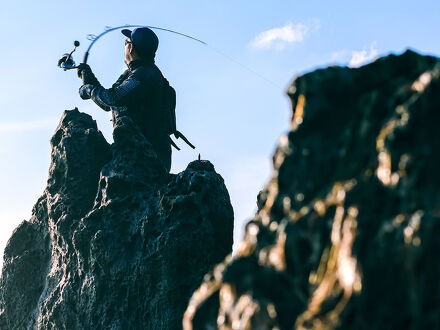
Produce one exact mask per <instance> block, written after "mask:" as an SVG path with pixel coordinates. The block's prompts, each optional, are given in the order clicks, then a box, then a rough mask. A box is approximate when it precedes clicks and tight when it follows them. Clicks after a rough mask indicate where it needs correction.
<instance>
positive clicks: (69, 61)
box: [58, 24, 281, 88]
mask: <svg viewBox="0 0 440 330" xmlns="http://www.w3.org/2000/svg"><path fill="white" fill-rule="evenodd" d="M138 27H147V28H150V29H154V30H160V31H165V32H170V33H174V34H177V35H180V36H182V37H185V38H188V39H191V40H194V41H196V42H199V43H201V44H202V45H205V46H207V47H208V48H210V49H211V50H212V51H214V52H216V53H217V54H219V55H221V56H223V57H225V58H227V59H229V60H230V61H232V62H234V63H235V64H238V65H239V66H241V67H242V68H244V69H246V70H247V71H249V72H251V73H252V74H254V75H256V76H258V77H260V78H261V79H263V80H265V81H266V82H268V83H270V84H271V85H273V86H275V87H277V88H281V87H280V86H279V85H278V84H276V83H274V82H273V81H271V80H270V79H268V78H266V77H265V76H263V75H262V74H260V73H258V72H256V71H255V70H252V69H251V68H249V67H248V66H246V65H244V64H243V63H240V62H239V61H237V60H236V59H234V58H232V57H231V56H229V55H227V54H225V53H223V52H221V51H220V50H218V49H216V48H214V47H212V46H210V45H208V44H207V43H206V42H204V41H202V40H200V39H198V38H195V37H192V36H190V35H188V34H185V33H181V32H178V31H174V30H171V29H166V28H162V27H158V26H151V25H132V24H126V25H122V26H117V27H110V26H106V27H105V31H104V32H102V33H101V34H99V35H97V36H96V35H94V34H89V35H87V39H88V40H89V41H91V43H90V45H89V47H88V48H87V50H86V52H85V53H84V58H83V61H82V63H84V64H86V63H87V60H88V58H89V54H90V50H91V49H92V47H93V45H94V44H95V43H96V42H97V41H98V40H99V39H100V38H101V37H102V36H104V35H105V34H107V33H109V32H112V31H115V30H120V29H126V28H138ZM73 44H74V48H73V50H72V51H71V52H70V53H65V54H63V56H62V57H61V59H60V60H59V61H58V66H59V67H60V68H61V69H63V70H64V71H66V70H72V69H77V68H78V66H76V64H75V61H74V60H73V57H72V54H73V53H74V52H75V51H76V49H77V48H78V47H79V45H80V43H79V41H77V40H75V41H74V43H73Z"/></svg>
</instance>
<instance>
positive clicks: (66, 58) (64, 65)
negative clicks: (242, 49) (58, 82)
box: [58, 24, 207, 71]
mask: <svg viewBox="0 0 440 330" xmlns="http://www.w3.org/2000/svg"><path fill="white" fill-rule="evenodd" d="M138 27H147V28H150V29H154V30H161V31H166V32H170V33H174V34H177V35H180V36H183V37H186V38H189V39H192V40H194V41H197V42H200V43H201V44H203V45H207V43H206V42H204V41H202V40H200V39H197V38H194V37H192V36H190V35H187V34H184V33H181V32H177V31H174V30H170V29H165V28H161V27H158V26H150V25H131V24H126V25H122V26H117V27H110V26H106V27H105V31H104V32H102V33H101V34H99V35H97V36H96V35H94V34H89V35H87V39H88V40H90V41H91V43H90V45H89V47H88V48H87V50H86V52H85V53H84V58H83V61H82V63H83V64H87V60H88V58H89V54H90V50H91V49H92V47H93V45H94V44H95V43H96V42H97V41H98V40H99V38H101V37H102V36H104V35H105V34H107V33H109V32H112V31H116V30H120V29H126V28H138ZM73 45H74V48H73V50H72V51H71V52H70V53H66V54H63V56H62V57H61V59H60V60H59V61H58V66H59V67H60V68H61V69H64V71H66V70H72V69H76V68H78V66H75V61H74V60H73V57H72V54H73V53H74V52H75V50H76V49H77V48H78V47H79V45H80V43H79V41H77V40H75V41H74V43H73Z"/></svg>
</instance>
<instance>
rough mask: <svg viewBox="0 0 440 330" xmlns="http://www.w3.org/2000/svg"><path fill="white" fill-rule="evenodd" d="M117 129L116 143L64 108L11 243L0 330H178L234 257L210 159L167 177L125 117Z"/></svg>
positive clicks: (229, 213) (221, 188)
mask: <svg viewBox="0 0 440 330" xmlns="http://www.w3.org/2000/svg"><path fill="white" fill-rule="evenodd" d="M113 134H114V141H115V142H114V143H113V144H112V145H111V146H110V145H108V144H107V142H106V141H105V139H104V137H103V136H102V134H101V132H100V131H98V129H97V127H96V123H95V121H94V120H93V119H92V118H91V117H90V116H88V115H86V114H84V113H80V112H79V111H78V110H76V109H75V110H72V111H66V112H65V113H64V114H63V117H62V118H61V121H60V124H59V126H58V127H57V129H56V132H55V134H54V136H53V137H52V139H51V145H52V156H51V157H52V162H51V165H50V170H49V179H48V184H47V188H46V189H45V191H44V193H43V195H42V196H41V198H40V199H39V200H38V202H37V203H36V204H35V206H34V209H33V215H32V218H31V219H30V221H24V222H23V223H21V224H20V225H19V227H18V228H17V229H16V230H15V231H14V233H13V235H12V237H11V238H10V240H9V242H8V244H7V247H6V249H5V254H4V265H3V271H2V278H1V282H0V329H178V328H181V324H182V317H183V313H184V311H185V308H186V305H187V303H188V300H189V298H190V296H191V293H192V292H193V291H194V290H195V289H196V288H197V287H198V286H199V285H200V283H201V282H202V278H203V275H204V274H205V273H207V272H208V271H209V270H210V269H211V268H212V267H213V265H214V264H216V263H218V262H220V261H222V260H223V259H224V258H225V256H226V255H227V254H228V253H230V252H231V248H232V229H233V210H232V207H231V204H230V200H229V195H228V192H227V190H226V187H225V185H224V182H223V179H222V178H221V176H220V175H218V174H217V173H216V172H215V170H214V166H213V165H212V164H211V163H209V162H208V161H194V162H192V163H190V164H189V165H188V167H187V169H186V170H185V171H183V172H181V173H179V174H177V175H172V174H167V173H166V171H165V169H164V168H163V166H162V165H161V163H160V161H159V160H158V158H157V156H156V155H155V153H154V152H153V151H152V148H151V145H150V144H149V143H148V142H147V141H146V140H145V138H144V137H143V136H142V134H141V133H140V131H139V130H138V128H137V127H136V125H135V124H134V123H133V122H132V121H131V120H130V119H129V118H127V117H122V118H120V119H118V122H117V123H116V128H115V129H114V133H113Z"/></svg>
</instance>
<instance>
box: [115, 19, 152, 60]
mask: <svg viewBox="0 0 440 330" xmlns="http://www.w3.org/2000/svg"><path fill="white" fill-rule="evenodd" d="M121 32H122V34H123V35H124V36H126V37H127V39H126V40H125V62H126V63H129V62H131V61H133V60H136V59H145V60H153V59H154V56H155V55H156V50H157V47H158V46H159V39H158V38H157V36H156V34H155V33H154V32H153V31H152V30H151V29H149V28H147V27H141V28H135V29H134V30H133V31H131V30H128V29H124V30H122V31H121Z"/></svg>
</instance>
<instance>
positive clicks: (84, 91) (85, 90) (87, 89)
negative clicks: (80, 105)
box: [79, 84, 94, 100]
mask: <svg viewBox="0 0 440 330" xmlns="http://www.w3.org/2000/svg"><path fill="white" fill-rule="evenodd" d="M93 88H94V86H93V85H90V84H87V85H82V86H81V87H80V88H79V96H80V97H81V98H82V99H83V100H88V99H90V97H91V95H92V90H93Z"/></svg>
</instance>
